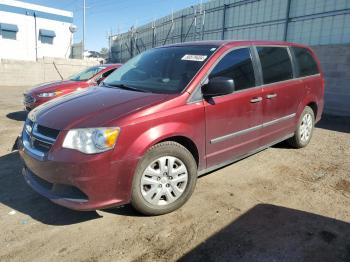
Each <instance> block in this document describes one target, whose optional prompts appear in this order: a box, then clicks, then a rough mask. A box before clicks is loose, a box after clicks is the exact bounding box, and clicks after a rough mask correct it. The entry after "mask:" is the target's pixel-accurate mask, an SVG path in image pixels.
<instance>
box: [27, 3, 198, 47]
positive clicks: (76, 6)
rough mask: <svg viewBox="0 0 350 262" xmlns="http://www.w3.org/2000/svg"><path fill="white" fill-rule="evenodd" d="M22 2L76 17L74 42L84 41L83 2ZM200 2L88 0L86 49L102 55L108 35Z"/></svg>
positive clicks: (106, 45) (106, 44)
mask: <svg viewBox="0 0 350 262" xmlns="http://www.w3.org/2000/svg"><path fill="white" fill-rule="evenodd" d="M23 2H28V3H33V4H40V5H45V6H48V7H54V8H60V9H64V10H68V11H72V12H73V13H74V24H75V25H77V26H78V32H77V33H75V35H74V41H75V42H79V41H81V39H82V29H83V28H82V27H83V11H82V10H83V8H82V7H83V0H23ZM199 2H200V0H86V6H87V7H88V8H87V11H86V40H85V41H86V48H87V49H88V50H96V51H100V49H101V48H102V47H108V40H107V34H108V32H109V31H111V30H112V32H113V33H117V31H118V28H119V30H120V32H124V31H127V30H128V29H129V28H130V27H131V26H132V25H134V24H137V25H142V24H145V23H147V22H150V21H152V20H153V18H159V17H162V16H165V15H167V14H170V13H171V10H174V11H176V10H179V9H182V8H185V7H188V6H191V5H193V4H198V3H199Z"/></svg>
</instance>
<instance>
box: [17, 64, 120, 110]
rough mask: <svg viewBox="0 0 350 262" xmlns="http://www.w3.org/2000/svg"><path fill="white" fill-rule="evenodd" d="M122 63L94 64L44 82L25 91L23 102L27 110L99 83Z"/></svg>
mask: <svg viewBox="0 0 350 262" xmlns="http://www.w3.org/2000/svg"><path fill="white" fill-rule="evenodd" d="M120 66H121V64H104V65H98V66H92V67H89V68H87V69H85V70H84V71H82V72H79V73H78V74H75V75H73V76H71V77H69V78H68V79H67V80H61V81H55V82H50V83H44V84H41V85H39V86H36V87H34V88H33V89H31V90H29V91H27V92H26V93H24V99H23V104H24V107H25V110H26V111H30V110H32V109H33V108H35V107H37V106H38V105H41V104H43V103H45V102H47V101H50V100H52V99H54V98H56V97H59V96H62V95H65V94H68V93H71V92H74V91H77V90H80V89H83V88H87V87H90V86H95V85H98V84H99V83H100V82H101V81H103V79H105V78H106V77H107V76H109V75H110V74H111V73H112V72H113V71H114V70H116V69H117V68H118V67H120Z"/></svg>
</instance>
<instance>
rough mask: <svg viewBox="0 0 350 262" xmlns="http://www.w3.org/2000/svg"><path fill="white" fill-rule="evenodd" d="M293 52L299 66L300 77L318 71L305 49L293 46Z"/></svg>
mask: <svg viewBox="0 0 350 262" xmlns="http://www.w3.org/2000/svg"><path fill="white" fill-rule="evenodd" d="M293 52H294V56H295V59H296V63H297V65H298V68H299V76H300V77H302V76H310V75H315V74H318V73H319V71H318V67H317V63H316V61H315V60H314V58H313V57H312V55H311V54H310V52H309V51H308V50H307V49H305V48H301V47H293Z"/></svg>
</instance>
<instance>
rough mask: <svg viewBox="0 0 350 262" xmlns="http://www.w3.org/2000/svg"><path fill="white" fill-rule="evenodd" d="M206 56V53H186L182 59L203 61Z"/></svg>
mask: <svg viewBox="0 0 350 262" xmlns="http://www.w3.org/2000/svg"><path fill="white" fill-rule="evenodd" d="M206 58H207V56H206V55H184V56H183V57H182V58H181V60H186V61H198V62H203V61H204V60H205V59H206Z"/></svg>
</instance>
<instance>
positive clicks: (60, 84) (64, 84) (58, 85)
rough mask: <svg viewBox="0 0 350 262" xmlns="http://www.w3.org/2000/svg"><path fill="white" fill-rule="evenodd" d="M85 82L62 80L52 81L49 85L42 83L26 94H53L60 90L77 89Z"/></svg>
mask: <svg viewBox="0 0 350 262" xmlns="http://www.w3.org/2000/svg"><path fill="white" fill-rule="evenodd" d="M84 84H85V82H79V81H71V80H63V81H54V82H49V83H44V84H41V85H39V86H36V87H34V88H33V89H31V90H29V91H28V92H27V93H28V94H39V93H44V92H53V91H59V90H62V89H70V88H78V87H79V86H82V85H84Z"/></svg>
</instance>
